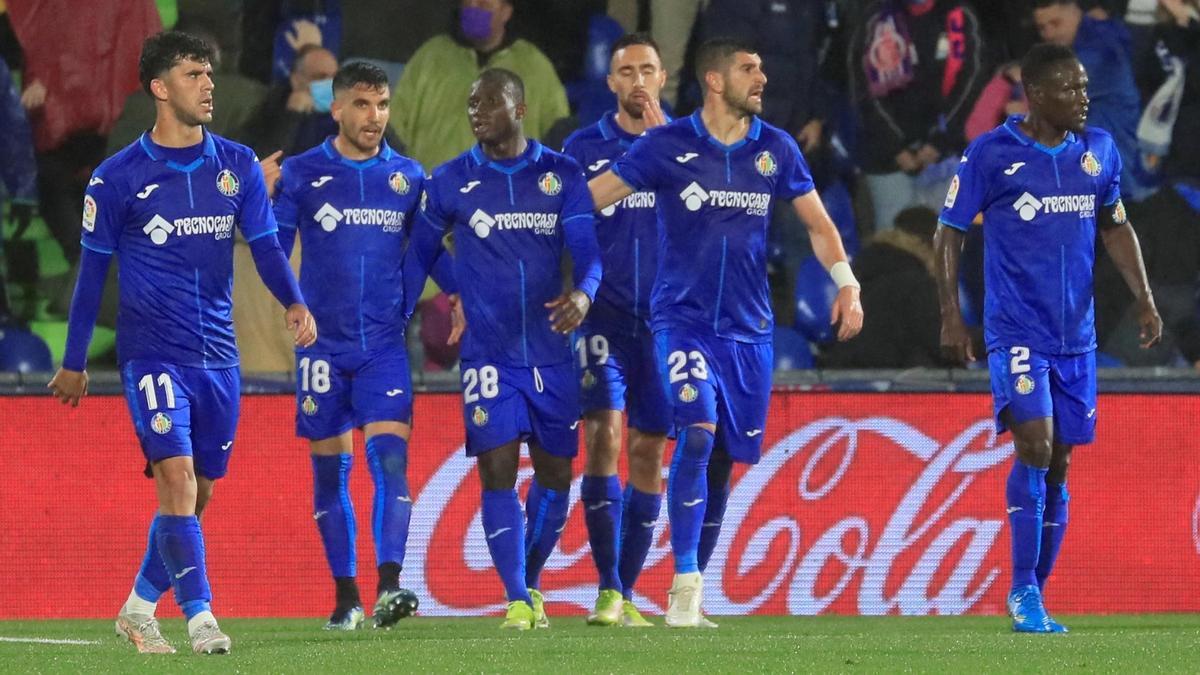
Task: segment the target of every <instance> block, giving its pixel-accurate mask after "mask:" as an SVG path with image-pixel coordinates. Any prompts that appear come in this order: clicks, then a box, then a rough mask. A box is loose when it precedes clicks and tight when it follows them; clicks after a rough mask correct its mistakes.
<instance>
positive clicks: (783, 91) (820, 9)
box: [703, 0, 829, 153]
mask: <svg viewBox="0 0 1200 675" xmlns="http://www.w3.org/2000/svg"><path fill="white" fill-rule="evenodd" d="M824 15H825V3H824V2H820V1H815V0H787V1H783V0H710V2H709V5H708V8H707V9H706V10H705V11H704V21H703V26H704V36H705V38H716V37H733V38H739V39H741V40H744V41H746V42H747V43H748V44H752V45H755V46H756V47H757V48H758V55H759V56H760V57H761V58H762V60H763V71H764V72H766V73H767V76H768V77H769V78H770V79H771V87H770V88H769V89H768V90H767V94H766V98H764V100H763V114H762V117H763V119H765V120H766V121H768V122H770V123H771V124H774V125H775V126H777V127H779V128H781V129H783V130H785V131H788V132H789V133H791V134H792V135H793V136H794V137H795V138H796V140H797V141H798V142H799V143H800V148H801V149H802V150H803V151H804V152H806V153H807V152H811V151H812V150H813V149H815V147H816V146H817V145H818V144H819V143H820V142H821V131H822V128H823V127H824V123H825V119H826V116H827V110H826V109H825V108H824V107H823V105H824V103H825V102H826V101H827V100H828V98H829V97H828V96H827V95H826V94H825V92H824V87H823V86H822V84H821V81H820V78H819V77H818V68H819V66H820V63H821V54H820V49H821V43H822V41H823V39H824V37H825V16H824Z"/></svg>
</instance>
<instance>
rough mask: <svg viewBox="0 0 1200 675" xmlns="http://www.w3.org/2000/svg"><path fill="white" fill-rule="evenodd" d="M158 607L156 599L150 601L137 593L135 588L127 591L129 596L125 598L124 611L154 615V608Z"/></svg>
mask: <svg viewBox="0 0 1200 675" xmlns="http://www.w3.org/2000/svg"><path fill="white" fill-rule="evenodd" d="M157 608H158V601H157V600H156V601H154V602H150V601H149V600H147V599H145V598H143V597H142V596H140V595H138V594H137V591H136V590H131V591H129V598H128V599H127V600H125V613H126V614H137V615H142V616H154V610H155V609H157Z"/></svg>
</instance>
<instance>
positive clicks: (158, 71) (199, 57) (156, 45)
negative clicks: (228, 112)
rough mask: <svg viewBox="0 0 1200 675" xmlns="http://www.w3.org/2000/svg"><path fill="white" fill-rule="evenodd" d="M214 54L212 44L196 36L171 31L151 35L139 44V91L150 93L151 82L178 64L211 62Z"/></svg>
mask: <svg viewBox="0 0 1200 675" xmlns="http://www.w3.org/2000/svg"><path fill="white" fill-rule="evenodd" d="M215 55H216V52H215V51H214V50H213V48H212V45H210V44H208V43H207V42H205V41H204V40H201V39H200V38H198V37H196V36H195V35H189V34H187V33H182V32H180V31H174V30H172V31H165V32H162V33H159V34H157V35H151V36H150V37H148V38H146V41H145V42H143V43H142V57H141V58H140V59H138V78H139V79H140V80H141V81H142V89H143V90H144V91H145V92H146V93H147V94H150V81H151V80H154V79H156V78H158V77H161V76H162V74H163V73H165V72H167V71H168V70H170V69H172V68H174V67H175V66H176V65H178V64H179V62H180V61H183V60H185V59H186V60H189V61H198V62H200V63H212V61H213V59H214V57H215ZM150 95H151V96H153V94H150Z"/></svg>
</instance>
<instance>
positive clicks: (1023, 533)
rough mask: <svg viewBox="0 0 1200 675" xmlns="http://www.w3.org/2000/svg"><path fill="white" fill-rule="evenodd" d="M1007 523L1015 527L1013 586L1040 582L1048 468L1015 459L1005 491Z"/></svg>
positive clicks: (1013, 540) (1013, 536) (1013, 534)
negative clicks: (1039, 567)
mask: <svg viewBox="0 0 1200 675" xmlns="http://www.w3.org/2000/svg"><path fill="white" fill-rule="evenodd" d="M1005 492H1006V495H1007V499H1008V523H1009V526H1010V528H1011V529H1012V565H1013V578H1012V588H1013V590H1016V589H1017V588H1019V587H1021V586H1034V585H1036V584H1037V574H1036V569H1037V564H1038V554H1039V552H1040V551H1041V548H1042V512H1043V511H1044V510H1045V508H1046V469H1039V468H1037V467H1033V466H1029V465H1028V464H1024V463H1022V462H1021V460H1019V459H1018V460H1016V461H1014V462H1013V468H1012V471H1011V472H1010V473H1009V474H1008V485H1007V488H1006V490H1005Z"/></svg>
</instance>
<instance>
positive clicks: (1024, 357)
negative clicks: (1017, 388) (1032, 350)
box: [1008, 347, 1029, 375]
mask: <svg viewBox="0 0 1200 675" xmlns="http://www.w3.org/2000/svg"><path fill="white" fill-rule="evenodd" d="M1008 353H1009V354H1012V360H1011V361H1009V362H1008V372H1009V373H1010V374H1012V375H1019V374H1021V373H1028V372H1029V347H1013V348H1012V349H1010V350H1008Z"/></svg>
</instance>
